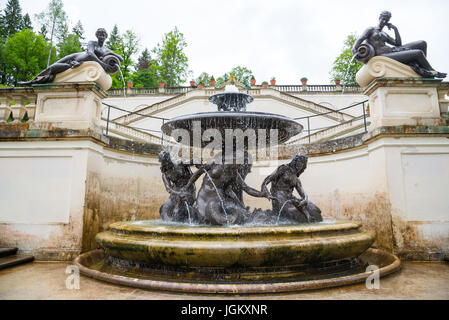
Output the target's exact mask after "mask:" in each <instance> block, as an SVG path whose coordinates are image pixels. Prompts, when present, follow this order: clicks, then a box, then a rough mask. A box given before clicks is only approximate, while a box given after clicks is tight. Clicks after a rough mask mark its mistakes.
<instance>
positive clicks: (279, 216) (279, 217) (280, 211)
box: [277, 200, 292, 224]
mask: <svg viewBox="0 0 449 320" xmlns="http://www.w3.org/2000/svg"><path fill="white" fill-rule="evenodd" d="M291 201H292V200H287V201H285V202H284V204H283V205H282V207H281V210H279V215H278V221H277V224H279V219H281V213H282V210H284V207H285V205H286V204H287V203H289V202H291Z"/></svg>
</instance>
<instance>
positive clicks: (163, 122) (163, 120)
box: [162, 119, 165, 147]
mask: <svg viewBox="0 0 449 320" xmlns="http://www.w3.org/2000/svg"><path fill="white" fill-rule="evenodd" d="M164 124H165V119H162V126H164ZM162 147H164V131H162Z"/></svg>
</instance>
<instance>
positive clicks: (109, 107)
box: [106, 106, 111, 135]
mask: <svg viewBox="0 0 449 320" xmlns="http://www.w3.org/2000/svg"><path fill="white" fill-rule="evenodd" d="M110 113H111V106H108V118H107V119H106V135H108V134H109V115H110Z"/></svg>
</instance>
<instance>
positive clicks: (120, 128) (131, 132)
mask: <svg viewBox="0 0 449 320" xmlns="http://www.w3.org/2000/svg"><path fill="white" fill-rule="evenodd" d="M101 120H103V124H102V128H103V130H106V121H107V119H105V118H102V119H101ZM114 122H115V121H114ZM108 131H109V132H110V133H115V134H117V135H119V136H122V137H125V138H128V139H131V140H135V141H140V142H146V143H154V144H162V139H161V138H160V137H158V136H156V135H153V134H151V133H148V132H145V131H142V130H138V129H135V128H131V127H129V126H126V125H122V124H119V123H113V122H109V126H108ZM168 138H169V137H165V139H164V143H165V142H168V140H169V139H168Z"/></svg>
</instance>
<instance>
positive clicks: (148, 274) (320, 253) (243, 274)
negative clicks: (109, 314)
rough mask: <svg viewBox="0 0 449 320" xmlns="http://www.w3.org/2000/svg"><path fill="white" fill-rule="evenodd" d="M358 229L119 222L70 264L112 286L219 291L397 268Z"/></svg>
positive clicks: (270, 289)
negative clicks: (96, 246) (98, 246)
mask: <svg viewBox="0 0 449 320" xmlns="http://www.w3.org/2000/svg"><path fill="white" fill-rule="evenodd" d="M360 227H361V224H360V223H356V222H347V221H336V222H333V223H318V224H312V225H291V226H264V227H257V226H254V227H242V226H241V227H227V228H226V227H213V228H210V227H192V226H175V225H173V226H167V225H163V224H161V223H160V222H158V221H140V222H120V223H115V224H113V225H111V227H110V230H109V231H107V232H102V233H99V234H98V235H97V241H98V243H99V244H100V246H102V247H103V249H99V250H93V251H90V252H87V253H84V254H82V255H80V256H79V257H78V258H76V259H75V265H76V266H78V267H79V269H80V272H81V273H82V274H83V275H86V276H89V277H92V278H94V279H98V280H101V281H107V282H110V283H114V284H119V285H125V286H131V287H136V288H142V289H150V290H163V291H174V292H189V293H221V294H251V293H279V292H294V291H303V290H313V289H321V288H330V287H337V286H343V285H350V284H356V283H361V282H365V281H366V279H367V278H368V277H369V276H371V275H373V272H378V275H379V276H380V277H383V276H386V275H388V274H391V273H393V272H395V271H397V270H399V269H400V266H401V263H400V260H399V259H398V258H397V257H396V256H394V255H392V254H389V253H387V252H384V251H381V250H378V249H372V248H369V247H370V246H371V244H372V243H373V241H374V234H373V233H371V232H362V231H361V230H360ZM369 265H374V266H376V267H377V268H378V269H377V270H378V271H373V270H367V266H369Z"/></svg>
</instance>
